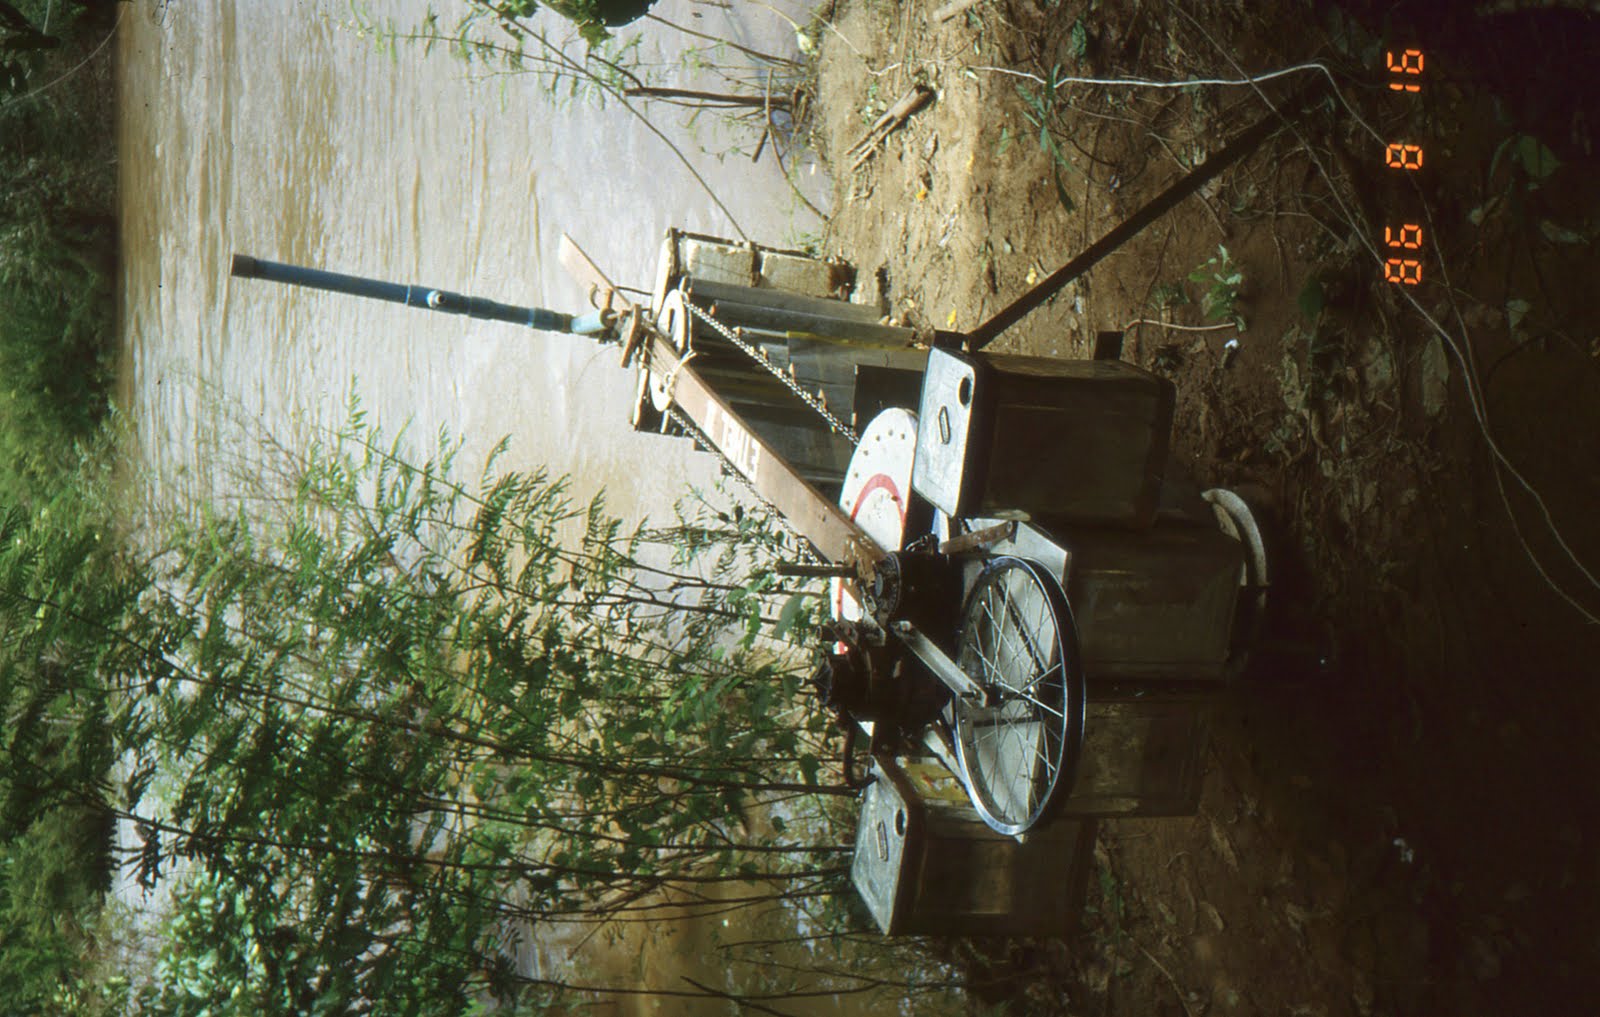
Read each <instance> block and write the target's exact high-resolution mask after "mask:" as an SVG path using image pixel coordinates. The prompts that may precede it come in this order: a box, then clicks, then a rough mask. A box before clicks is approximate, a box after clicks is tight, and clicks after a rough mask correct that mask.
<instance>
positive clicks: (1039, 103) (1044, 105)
mask: <svg viewBox="0 0 1600 1017" xmlns="http://www.w3.org/2000/svg"><path fill="white" fill-rule="evenodd" d="M1061 77H1062V75H1061V65H1060V64H1056V65H1055V66H1054V67H1052V68H1051V69H1050V80H1049V82H1048V83H1047V84H1045V85H1042V86H1040V87H1039V89H1038V90H1037V91H1036V90H1034V89H1033V88H1032V87H1031V86H1029V85H1026V84H1019V85H1018V86H1017V94H1018V95H1020V96H1022V103H1023V109H1022V115H1023V117H1024V118H1025V119H1026V120H1027V121H1028V123H1029V124H1030V125H1031V126H1032V127H1033V128H1034V129H1036V130H1037V131H1038V132H1039V148H1040V149H1042V150H1043V151H1044V153H1045V154H1046V155H1048V156H1049V157H1050V170H1051V180H1052V181H1053V182H1054V183H1055V187H1056V197H1057V198H1058V199H1059V200H1060V202H1061V207H1062V208H1063V209H1065V210H1066V211H1068V212H1071V211H1072V210H1073V209H1075V208H1077V207H1078V206H1077V203H1076V202H1074V201H1073V200H1072V196H1071V195H1070V194H1068V193H1067V185H1066V181H1065V179H1064V178H1063V174H1064V173H1074V172H1076V171H1077V170H1076V167H1074V166H1073V165H1072V163H1071V162H1069V161H1068V160H1067V157H1066V155H1065V154H1064V153H1063V152H1062V151H1061V145H1060V144H1059V143H1058V142H1057V141H1056V136H1055V127H1054V123H1055V119H1056V110H1055V104H1056V95H1057V92H1056V89H1057V88H1058V87H1059V85H1060V84H1061Z"/></svg>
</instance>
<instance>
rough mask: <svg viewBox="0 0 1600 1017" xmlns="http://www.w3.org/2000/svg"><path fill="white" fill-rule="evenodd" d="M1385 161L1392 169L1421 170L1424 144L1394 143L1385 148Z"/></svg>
mask: <svg viewBox="0 0 1600 1017" xmlns="http://www.w3.org/2000/svg"><path fill="white" fill-rule="evenodd" d="M1383 162H1384V165H1386V166H1388V167H1389V168H1390V169H1403V170H1419V169H1421V168H1422V146H1421V145H1406V144H1401V143H1395V144H1392V145H1390V146H1389V147H1388V148H1386V149H1384V150H1383Z"/></svg>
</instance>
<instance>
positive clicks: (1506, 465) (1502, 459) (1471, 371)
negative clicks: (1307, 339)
mask: <svg viewBox="0 0 1600 1017" xmlns="http://www.w3.org/2000/svg"><path fill="white" fill-rule="evenodd" d="M1172 6H1173V9H1174V10H1176V11H1177V12H1178V13H1179V14H1181V15H1182V16H1183V17H1185V18H1187V19H1188V20H1189V22H1190V23H1191V24H1192V25H1194V27H1195V29H1196V30H1197V31H1199V32H1200V34H1201V35H1203V36H1205V38H1206V41H1207V42H1209V43H1211V45H1212V47H1213V48H1214V49H1216V50H1217V52H1218V53H1221V54H1222V56H1223V58H1224V59H1226V60H1227V61H1228V62H1229V63H1230V64H1232V65H1233V67H1234V68H1235V69H1236V70H1239V71H1240V72H1241V73H1243V71H1242V69H1241V68H1240V67H1239V65H1238V62H1237V61H1235V60H1234V59H1233V57H1232V55H1231V54H1229V53H1228V51H1227V50H1226V49H1225V48H1224V47H1223V46H1222V45H1221V44H1220V43H1218V42H1217V40H1216V39H1215V38H1214V37H1212V35H1211V33H1210V32H1208V31H1206V29H1205V26H1204V25H1202V24H1200V22H1199V21H1198V20H1196V19H1195V18H1194V16H1193V15H1191V14H1190V13H1189V12H1188V11H1185V10H1184V9H1183V7H1182V5H1181V4H1173V5H1172ZM1311 67H1315V68H1317V69H1319V70H1321V71H1322V72H1323V73H1324V74H1327V75H1328V77H1329V80H1330V81H1332V74H1331V72H1329V71H1328V69H1327V68H1326V67H1324V66H1323V65H1321V64H1301V65H1298V67H1297V68H1289V69H1287V70H1285V71H1276V72H1273V73H1272V76H1280V75H1282V74H1284V73H1288V72H1290V71H1293V70H1296V69H1306V68H1311ZM1257 80H1264V78H1263V79H1257V78H1244V79H1241V83H1244V84H1249V85H1250V86H1251V87H1252V88H1254V89H1255V92H1256V95H1257V96H1258V97H1259V98H1260V99H1261V101H1262V102H1264V103H1266V104H1267V106H1268V107H1269V108H1271V109H1273V110H1276V109H1277V107H1276V106H1273V104H1272V100H1271V99H1269V98H1267V96H1266V94H1265V93H1264V92H1262V91H1261V89H1260V88H1259V87H1257V86H1256V81H1257ZM1333 94H1334V96H1335V97H1336V98H1337V99H1338V100H1339V104H1340V105H1341V106H1343V107H1344V109H1345V111H1346V112H1347V113H1349V114H1350V116H1351V118H1352V119H1354V120H1355V122H1356V123H1358V124H1360V125H1361V127H1362V128H1363V129H1364V130H1366V132H1367V133H1368V134H1370V135H1372V137H1373V138H1374V140H1376V141H1377V142H1378V143H1379V144H1383V143H1384V141H1383V136H1382V135H1380V134H1379V133H1378V132H1377V131H1376V130H1374V129H1373V128H1372V125H1371V124H1369V123H1367V121H1366V120H1365V119H1364V118H1362V116H1361V115H1360V114H1359V113H1357V112H1356V111H1355V110H1354V109H1353V108H1352V107H1351V105H1350V103H1349V102H1348V101H1347V100H1346V99H1345V98H1344V95H1343V93H1341V92H1340V91H1339V89H1338V87H1337V85H1336V84H1335V86H1334V88H1333ZM1288 126H1289V129H1290V130H1291V131H1293V132H1294V135H1295V137H1296V138H1298V139H1299V140H1300V143H1301V144H1302V145H1303V146H1304V147H1305V149H1306V153H1307V155H1308V156H1309V157H1310V159H1311V161H1312V163H1313V164H1314V165H1315V166H1316V167H1317V171H1318V172H1319V173H1321V174H1322V176H1323V178H1324V179H1326V180H1328V181H1329V182H1332V181H1333V179H1334V177H1333V175H1332V174H1331V173H1329V172H1328V170H1327V168H1326V167H1325V166H1323V164H1322V160H1321V159H1319V158H1318V157H1317V153H1316V150H1315V149H1314V148H1312V146H1311V143H1310V141H1309V139H1307V138H1306V137H1305V135H1304V134H1302V133H1301V131H1300V129H1299V127H1297V126H1296V125H1295V124H1293V123H1292V122H1291V123H1289V125H1288ZM1329 193H1330V194H1331V196H1332V197H1333V199H1334V201H1335V202H1336V203H1337V204H1338V206H1339V210H1340V211H1341V212H1342V213H1343V214H1344V216H1345V221H1346V222H1347V223H1350V224H1352V225H1354V224H1359V222H1360V218H1359V217H1358V216H1356V215H1355V214H1354V213H1353V212H1352V211H1351V209H1350V208H1349V207H1348V206H1347V205H1346V204H1345V203H1344V200H1343V198H1341V197H1340V196H1339V193H1338V189H1337V188H1330V189H1329ZM1423 210H1424V214H1425V215H1427V216H1428V225H1429V229H1430V231H1432V236H1433V248H1434V253H1435V255H1436V256H1437V258H1438V263H1439V271H1440V273H1441V274H1442V275H1443V276H1444V283H1445V287H1446V293H1451V292H1452V291H1451V289H1450V286H1449V275H1448V272H1447V270H1446V268H1445V260H1444V252H1443V250H1442V249H1441V248H1440V246H1439V239H1438V231H1437V230H1434V229H1433V217H1432V214H1431V212H1429V211H1428V209H1427V205H1426V203H1424V205H1423ZM1369 233H1370V231H1369V230H1365V229H1362V230H1357V236H1358V237H1359V239H1360V242H1361V244H1362V246H1363V247H1364V248H1366V250H1367V253H1368V254H1370V255H1371V256H1372V257H1373V259H1374V260H1375V261H1377V262H1379V263H1381V262H1382V261H1383V257H1382V255H1381V254H1380V253H1379V251H1378V249H1377V246H1376V245H1375V244H1373V242H1372V240H1371V238H1370V236H1369V235H1368V234H1369ZM1400 296H1401V297H1402V298H1403V299H1404V300H1405V301H1406V302H1407V303H1409V304H1410V305H1411V306H1412V308H1413V309H1414V310H1416V312H1417V313H1418V314H1419V315H1420V316H1421V317H1422V319H1423V320H1424V321H1426V322H1427V323H1428V325H1429V326H1430V327H1431V328H1432V329H1433V330H1434V333H1435V334H1437V335H1438V336H1439V338H1440V340H1441V341H1443V342H1444V344H1445V345H1446V346H1447V347H1448V348H1449V350H1450V352H1451V354H1452V355H1453V356H1454V357H1455V359H1456V362H1457V363H1458V364H1460V365H1461V372H1462V380H1463V382H1464V383H1465V384H1466V387H1467V405H1468V406H1469V407H1470V408H1471V410H1472V416H1473V421H1474V422H1475V423H1476V425H1477V428H1478V433H1479V434H1480V435H1481V436H1482V438H1483V441H1484V444H1485V445H1487V446H1488V448H1489V451H1490V453H1491V455H1492V459H1493V463H1494V466H1495V483H1496V486H1497V487H1498V488H1499V490H1500V500H1501V504H1502V505H1503V506H1504V507H1505V510H1506V514H1507V516H1508V517H1510V519H1511V522H1512V529H1513V531H1514V532H1515V533H1516V534H1517V539H1518V541H1519V542H1520V543H1521V544H1522V549H1523V551H1524V552H1525V553H1526V554H1527V556H1528V559H1529V560H1530V561H1531V562H1532V563H1533V566H1534V569H1535V570H1536V571H1537V572H1538V573H1539V575H1540V576H1541V577H1542V578H1543V579H1544V580H1545V582H1546V583H1547V584H1549V586H1550V588H1551V589H1552V590H1554V591H1555V592H1556V593H1557V594H1558V595H1559V596H1560V597H1561V598H1562V599H1563V600H1565V601H1567V603H1569V604H1571V605H1572V606H1573V608H1574V609H1576V610H1577V611H1578V613H1579V614H1581V615H1583V617H1584V618H1585V619H1586V620H1587V621H1588V622H1589V623H1590V624H1591V625H1600V617H1596V616H1595V614H1594V613H1593V612H1591V611H1590V610H1589V609H1587V608H1586V607H1584V606H1583V605H1582V604H1581V603H1579V602H1578V601H1577V600H1576V599H1574V598H1573V597H1572V595H1571V594H1569V593H1568V592H1567V591H1566V590H1565V589H1563V588H1562V587H1561V586H1560V585H1559V584H1557V583H1556V582H1555V580H1554V578H1553V577H1551V576H1550V574H1549V573H1548V572H1547V571H1546V570H1545V568H1544V565H1543V563H1542V562H1541V561H1540V560H1539V557H1538V555H1537V554H1535V553H1534V551H1533V548H1532V547H1531V546H1529V544H1528V542H1527V540H1526V539H1525V538H1523V536H1522V530H1521V527H1520V526H1519V525H1518V524H1517V522H1516V513H1515V511H1514V510H1513V509H1512V506H1511V502H1510V499H1509V498H1508V497H1507V495H1506V493H1505V488H1504V484H1503V482H1502V479H1501V470H1504V471H1505V472H1507V473H1510V474H1511V476H1512V478H1513V479H1515V480H1516V482H1517V484H1518V485H1519V486H1521V487H1522V489H1523V490H1524V491H1526V492H1527V493H1528V495H1529V496H1530V497H1532V498H1533V500H1534V503H1535V504H1536V505H1538V507H1539V512H1540V515H1541V516H1542V518H1543V519H1544V523H1545V527H1546V528H1547V529H1548V530H1549V531H1550V535H1551V536H1552V537H1554V538H1555V541H1556V544H1557V546H1559V547H1560V548H1561V550H1562V551H1563V552H1565V554H1566V556H1567V559H1568V560H1569V561H1570V562H1572V564H1573V565H1574V566H1575V567H1576V568H1577V569H1578V571H1579V572H1581V573H1582V574H1583V576H1584V578H1585V579H1587V580H1588V581H1589V583H1590V584H1591V585H1593V586H1594V587H1595V588H1597V589H1600V579H1596V577H1595V575H1594V573H1593V572H1591V571H1590V570H1589V568H1588V567H1587V566H1586V565H1584V563H1583V562H1582V560H1580V559H1579V557H1578V555H1577V553H1576V552H1575V551H1573V549H1572V547H1571V545H1570V544H1568V543H1567V540H1566V537H1565V536H1563V535H1562V533H1561V530H1560V529H1559V527H1557V525H1556V522H1555V519H1554V517H1553V516H1552V515H1551V513H1550V507H1549V505H1548V504H1546V502H1545V500H1544V498H1543V496H1542V495H1540V494H1539V492H1538V490H1537V489H1535V488H1534V486H1533V484H1532V483H1531V482H1529V481H1528V479H1527V478H1526V477H1524V476H1523V475H1522V473H1521V471H1520V470H1518V469H1517V468H1516V466H1515V465H1513V464H1512V462H1511V460H1510V459H1509V458H1507V456H1506V454H1505V453H1504V452H1503V451H1502V450H1501V449H1500V446H1499V444H1498V443H1497V442H1496V441H1495V440H1494V435H1493V434H1492V432H1491V430H1490V427H1489V421H1488V417H1487V408H1486V406H1485V404H1484V400H1483V392H1482V388H1481V385H1480V382H1479V380H1478V377H1477V370H1476V368H1475V367H1474V365H1473V364H1472V361H1471V358H1470V357H1469V356H1468V354H1467V353H1466V352H1465V351H1464V350H1463V349H1462V344H1461V343H1460V342H1458V341H1457V339H1456V337H1455V336H1454V335H1453V334H1451V333H1450V332H1449V331H1447V330H1446V329H1445V328H1444V326H1443V325H1441V324H1440V323H1439V322H1438V321H1437V320H1436V319H1435V318H1434V317H1433V315H1431V314H1429V313H1428V312H1427V310H1426V309H1425V308H1423V306H1422V304H1421V303H1420V302H1419V301H1418V300H1417V298H1416V297H1415V296H1413V295H1412V294H1411V293H1409V292H1406V291H1402V292H1401V293H1400ZM1450 302H1451V306H1452V307H1454V306H1455V300H1454V297H1453V296H1452V297H1451V298H1450ZM1457 316H1458V317H1459V311H1458V312H1457ZM1463 331H1465V330H1463Z"/></svg>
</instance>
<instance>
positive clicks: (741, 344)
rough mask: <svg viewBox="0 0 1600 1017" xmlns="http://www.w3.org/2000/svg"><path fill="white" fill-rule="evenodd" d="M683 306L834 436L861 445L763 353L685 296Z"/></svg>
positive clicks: (852, 431)
mask: <svg viewBox="0 0 1600 1017" xmlns="http://www.w3.org/2000/svg"><path fill="white" fill-rule="evenodd" d="M683 305H684V306H685V307H687V308H688V309H689V313H690V314H693V315H694V316H695V317H696V318H699V319H700V320H701V321H703V322H705V323H706V324H707V325H710V326H711V327H712V328H713V329H715V330H716V331H717V333H718V334H719V335H721V336H722V337H723V338H724V339H726V340H728V341H729V342H730V343H732V344H733V345H734V346H736V347H738V348H739V349H740V350H742V351H744V354H745V356H747V357H749V358H750V359H751V360H754V361H755V362H756V363H758V364H760V365H761V366H762V367H764V368H766V369H767V373H768V374H770V375H772V376H773V377H774V378H777V379H778V380H779V381H781V382H782V383H783V385H784V387H785V388H787V389H788V390H789V391H790V392H793V393H794V394H795V395H797V396H799V397H800V401H801V402H803V403H805V404H806V405H807V406H809V407H811V408H812V409H813V410H816V411H817V413H819V414H820V415H821V416H822V419H823V420H825V421H827V422H828V426H829V427H830V428H832V429H833V432H834V433H835V434H840V435H843V436H844V438H845V440H846V441H848V442H849V443H850V444H851V445H852V446H855V445H859V444H861V439H860V438H859V437H858V436H857V435H856V432H855V431H854V430H852V429H851V428H850V426H849V425H848V424H846V423H844V422H843V421H841V420H840V419H839V418H838V417H835V416H834V415H833V414H832V413H830V412H828V407H827V405H826V404H825V403H823V401H822V400H821V399H818V398H817V397H816V396H814V395H812V394H811V393H810V392H807V391H806V390H805V389H803V388H801V387H800V383H799V382H797V381H795V380H794V379H793V378H791V377H789V374H788V372H786V371H783V370H780V369H779V368H778V365H776V364H774V363H773V362H772V361H771V360H769V359H768V358H767V355H766V354H765V353H763V352H762V351H761V350H758V349H756V348H755V347H754V346H751V345H750V344H749V343H747V342H745V341H744V340H743V339H741V338H740V337H739V335H738V334H737V333H736V332H734V331H733V330H732V329H730V328H729V327H728V326H726V325H724V324H723V323H722V322H720V321H718V320H717V319H716V318H713V317H712V316H711V315H710V314H709V313H708V312H706V311H704V310H702V309H701V308H699V307H696V306H695V303H694V301H692V300H689V299H688V298H687V295H686V296H685V299H684V301H683Z"/></svg>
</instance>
